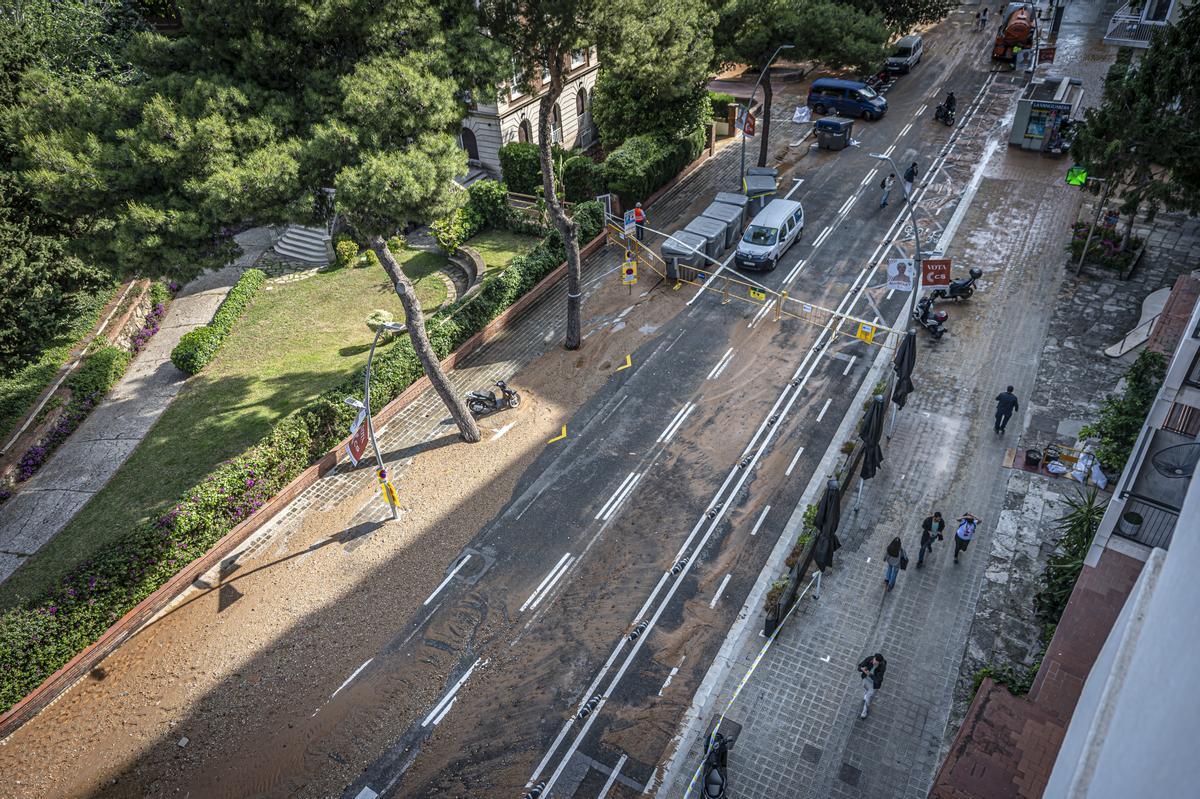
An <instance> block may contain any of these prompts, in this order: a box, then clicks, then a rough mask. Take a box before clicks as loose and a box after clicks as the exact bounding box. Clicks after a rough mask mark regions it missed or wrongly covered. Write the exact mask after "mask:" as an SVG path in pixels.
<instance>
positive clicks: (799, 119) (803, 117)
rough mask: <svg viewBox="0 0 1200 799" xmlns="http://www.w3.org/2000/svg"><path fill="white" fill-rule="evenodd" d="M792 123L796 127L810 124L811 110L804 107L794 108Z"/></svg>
mask: <svg viewBox="0 0 1200 799" xmlns="http://www.w3.org/2000/svg"><path fill="white" fill-rule="evenodd" d="M792 121H793V122H795V123H796V124H797V125H803V124H804V123H805V122H812V109H811V108H809V107H808V106H806V105H798V106H796V113H794V114H792Z"/></svg>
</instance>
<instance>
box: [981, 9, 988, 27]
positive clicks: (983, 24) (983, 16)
mask: <svg viewBox="0 0 1200 799" xmlns="http://www.w3.org/2000/svg"><path fill="white" fill-rule="evenodd" d="M987 14H988V10H987V9H986V8H985V9H983V11H980V12H979V29H980V30H985V29H986V28H987Z"/></svg>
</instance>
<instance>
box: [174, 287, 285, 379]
mask: <svg viewBox="0 0 1200 799" xmlns="http://www.w3.org/2000/svg"><path fill="white" fill-rule="evenodd" d="M266 281H267V275H266V273H265V272H263V271H262V270H261V269H247V270H246V271H245V272H243V273H242V276H241V277H239V278H238V281H237V283H235V284H234V285H233V288H231V289H230V290H229V293H228V294H226V295H225V299H224V300H222V301H221V305H220V306H219V307H218V308H217V312H216V313H215V314H213V320H212V321H211V322H209V323H208V324H207V325H204V326H203V327H198V328H196V329H195V330H189V331H188V332H187V333H184V334H183V336H182V337H181V338H180V339H179V343H178V344H176V345H175V349H173V350H171V363H173V364H175V365H176V366H177V367H179V369H180V371H183V372H186V373H187V374H189V375H194V374H196V372H199V371H200V370H201V369H203V368H204V367H205V366H207V365H208V362H209V361H211V360H212V359H213V358H214V357H216V354H217V351H218V350H220V349H221V345H222V344H224V343H225V337H226V336H228V335H229V331H230V330H232V329H233V323H234V322H236V321H237V320H238V317H240V316H241V315H242V314H243V313H245V311H246V309H247V308H249V307H250V302H251V301H252V300H253V299H254V297H255V295H256V294H258V290H259V289H260V288H262V285H263V283H265V282H266Z"/></svg>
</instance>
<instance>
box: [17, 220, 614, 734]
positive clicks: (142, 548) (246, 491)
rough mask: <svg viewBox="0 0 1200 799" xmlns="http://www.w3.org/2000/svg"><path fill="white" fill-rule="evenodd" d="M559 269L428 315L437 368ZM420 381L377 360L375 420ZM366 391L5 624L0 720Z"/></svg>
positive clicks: (338, 432)
mask: <svg viewBox="0 0 1200 799" xmlns="http://www.w3.org/2000/svg"><path fill="white" fill-rule="evenodd" d="M575 218H576V220H577V221H578V222H579V225H580V240H581V241H584V242H586V241H590V240H591V239H593V238H594V237H596V236H597V235H599V233H600V231H601V229H602V223H603V211H602V209H601V208H600V206H599V205H598V204H597V203H595V202H591V203H581V204H580V205H578V206H576V207H575ZM564 257H565V253H564V251H563V247H562V244H561V242H560V240H559V239H558V237H557V236H547V237H546V239H545V240H543V241H542V242H541V243H539V244H538V245H537V246H536V247H535V248H534V249H533V250H532V251H531V252H529V253H528V254H526V255H523V256H518V257H517V258H514V259H513V260H512V262H511V263H510V264H509V266H508V267H507V268H506V269H505V270H504V271H502V272H500V273H499V274H496V275H493V276H491V277H489V278H487V279H486V280H485V281H484V283H483V287H482V288H481V289H480V291H479V292H478V293H477V294H476V295H474V296H473V297H471V298H469V299H467V300H464V301H463V302H461V303H458V304H456V305H455V306H451V307H449V308H447V309H443V310H442V311H440V312H439V313H437V314H436V315H434V316H433V317H432V318H431V319H430V320H429V322H428V324H427V329H428V333H429V340H430V343H431V344H432V345H433V348H434V351H436V352H437V354H438V356H439V357H441V358H444V357H446V356H447V355H449V354H450V352H451V351H452V350H453V349H454V348H455V347H457V346H459V345H460V344H462V343H463V342H464V341H466V340H467V339H468V338H470V337H471V336H472V335H474V334H475V333H476V332H478V331H479V330H481V329H482V328H483V327H484V326H485V325H487V324H488V323H489V322H491V321H492V319H494V318H495V317H496V316H498V315H499V314H500V313H501V312H503V311H504V309H505V308H508V307H509V306H510V305H512V303H514V302H515V301H516V300H517V299H518V298H519V297H520V296H521V295H522V294H524V293H525V292H527V291H528V290H529V289H531V288H532V287H533V286H534V285H536V284H537V283H538V281H540V280H541V279H542V278H544V277H545V276H546V275H547V274H549V273H550V272H551V271H553V270H554V269H555V268H556V267H557V266H558V265H559V264H560V263H561V262H562V260H563V259H564ZM255 271H256V270H255ZM247 274H249V273H247ZM260 274H261V273H260ZM253 280H254V278H251V281H253ZM259 285H261V281H260V282H259ZM231 294H232V292H231ZM251 295H252V292H251ZM239 296H240V295H239ZM247 301H248V300H247ZM222 309H224V305H223V306H222ZM218 315H220V311H218ZM215 321H216V320H214V323H215ZM228 324H232V322H229V323H228ZM422 375H424V370H423V369H422V368H421V362H420V361H419V360H418V359H417V356H416V353H415V352H414V351H413V348H412V343H411V341H410V340H409V339H408V337H407V336H405V337H403V338H400V339H398V340H397V341H396V343H395V344H393V345H392V346H390V347H388V348H387V349H386V350H385V351H383V352H377V353H376V355H375V359H374V361H373V363H372V370H371V402H372V406H371V410H372V412H378V411H379V410H380V409H381V408H382V407H383V406H384V405H386V404H387V403H388V402H391V401H392V400H393V399H395V398H396V397H397V396H399V395H400V393H401V392H402V391H404V389H406V388H408V387H409V386H410V385H412V384H413V383H414V382H415V381H416V380H418V379H419V378H420V377H421V376H422ZM362 382H363V375H362V373H361V372H359V373H358V374H356V375H353V376H352V377H350V378H348V379H346V380H345V381H343V382H342V384H340V385H338V386H336V387H334V388H332V389H330V390H329V391H326V392H325V393H324V394H322V395H321V396H320V397H318V398H317V399H315V400H314V401H312V402H311V403H309V404H308V405H306V406H304V407H303V408H300V409H299V410H297V411H295V412H294V413H292V414H290V415H289V416H287V417H285V418H283V419H281V420H280V421H279V422H277V423H276V424H275V426H274V427H273V428H272V430H271V432H270V433H269V434H268V435H267V436H266V437H264V438H263V439H262V440H261V441H260V442H259V443H258V444H256V445H255V446H254V447H252V448H251V449H250V450H248V451H247V452H245V453H244V454H242V455H239V456H237V457H235V458H233V459H232V460H229V461H226V462H225V463H223V464H221V465H220V466H218V467H217V468H216V469H215V470H214V471H213V472H212V473H211V474H210V475H209V476H208V477H206V478H205V479H204V480H203V481H202V482H201V483H200V484H198V485H197V486H195V487H194V488H192V489H191V490H189V491H187V492H186V493H185V494H184V496H183V497H181V498H180V500H179V501H178V502H177V503H176V504H175V506H174V507H173V508H172V509H171V510H170V511H168V512H167V513H165V514H164V515H163V516H161V517H160V518H158V519H157V520H156V521H154V522H153V523H150V524H146V525H143V526H141V527H139V528H137V529H135V530H133V531H131V532H130V534H129V535H128V536H127V537H126V538H125V539H123V540H122V541H121V542H120V543H118V544H116V545H115V546H113V547H111V548H110V549H109V550H107V551H106V552H105V553H104V554H102V555H100V556H98V557H96V558H95V559H93V560H91V561H88V562H86V563H84V564H82V565H80V566H79V567H77V568H76V569H74V570H73V571H72V572H70V573H69V574H68V575H67V576H66V577H64V578H63V579H62V580H61V581H60V583H59V585H57V586H56V587H55V588H54V589H53V590H51V591H50V592H48V594H47V595H46V596H43V597H39V598H37V600H36V601H33V602H30V603H28V604H27V605H24V606H21V607H17V608H14V609H12V610H9V611H7V612H6V613H4V615H3V616H0V711H3V710H6V709H8V708H9V707H11V706H12V705H13V704H15V703H16V702H18V701H19V700H20V699H21V698H22V697H23V696H25V695H26V694H28V693H29V692H30V691H32V690H33V689H34V688H36V687H37V686H38V685H39V684H41V682H42V681H43V680H45V679H46V678H47V677H48V676H49V675H50V674H52V673H53V672H54V671H56V670H57V669H58V668H60V667H61V666H62V665H63V664H64V663H66V662H67V661H68V660H70V659H71V658H72V657H74V656H75V655H76V654H77V653H78V652H79V651H80V650H82V649H83V648H85V647H87V646H88V645H90V644H91V643H92V642H93V641H95V640H96V639H97V638H99V637H100V635H102V634H103V633H104V631H105V630H107V629H108V628H109V627H110V626H111V625H112V624H113V623H114V622H115V621H116V620H117V619H119V618H120V617H121V616H123V615H124V614H126V613H127V612H129V610H130V609H132V608H133V607H134V606H135V605H136V604H137V603H138V602H140V601H142V600H143V599H145V598H146V597H147V596H149V595H150V594H151V593H153V592H154V591H155V590H156V589H157V588H159V587H160V586H162V585H163V584H164V583H165V582H166V581H167V580H169V579H170V578H171V577H172V576H174V575H175V574H176V573H178V572H179V570H180V569H182V568H183V567H184V566H185V565H186V564H188V563H189V562H191V561H192V560H194V559H195V558H197V557H199V556H201V555H202V554H203V553H204V552H206V551H208V550H209V549H210V548H212V546H213V545H214V544H215V543H216V542H217V541H218V540H220V539H221V538H222V537H223V536H224V535H225V534H227V533H228V532H229V531H230V530H232V529H233V528H234V527H235V526H236V525H237V524H238V523H240V522H241V521H243V520H244V519H246V518H247V517H248V516H250V515H251V514H253V513H254V512H255V511H257V510H258V509H259V508H260V507H262V505H263V504H264V503H265V502H266V501H267V500H268V499H270V498H271V497H273V496H274V495H275V494H277V493H278V492H279V491H280V490H281V489H282V488H283V487H284V486H286V485H287V484H288V483H289V482H291V481H292V480H293V479H295V478H296V476H297V475H299V474H300V472H301V471H303V470H304V469H305V468H306V467H307V466H308V465H309V464H311V463H312V462H314V461H315V460H316V459H317V458H319V457H321V456H322V455H324V454H325V453H326V452H328V451H329V450H330V449H332V448H333V446H334V445H335V444H337V442H338V441H340V440H341V439H342V437H343V436H344V435H345V432H346V429H347V428H348V426H349V424H350V422H351V421H352V419H353V417H354V415H355V413H356V411H355V410H354V409H353V408H351V407H349V406H348V405H346V404H345V403H344V402H343V401H342V397H344V396H346V395H347V394H357V393H358V390H359V388H360V387H361V386H362Z"/></svg>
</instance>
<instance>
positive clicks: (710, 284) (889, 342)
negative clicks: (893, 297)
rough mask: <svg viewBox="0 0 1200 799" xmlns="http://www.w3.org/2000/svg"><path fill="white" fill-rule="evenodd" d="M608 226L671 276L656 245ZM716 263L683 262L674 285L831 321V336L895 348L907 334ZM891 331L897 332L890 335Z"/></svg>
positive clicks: (644, 263)
mask: <svg viewBox="0 0 1200 799" xmlns="http://www.w3.org/2000/svg"><path fill="white" fill-rule="evenodd" d="M606 229H607V233H608V242H609V244H610V245H614V246H618V247H621V248H623V249H624V250H625V252H626V253H628V254H629V255H630V256H632V259H633V260H634V261H635V262H636V264H637V267H638V268H639V269H645V270H649V271H651V272H654V273H656V274H657V275H658V276H659V277H660V278H662V279H663V280H667V279H668V278H667V264H666V262H665V261H664V260H663V258H662V256H661V255H659V254H658V253H657V252H655V251H654V249H653V248H652V247H650V246H648V245H647V244H645V243H644V242H641V241H638V240H637V238H636V237H634V236H626V235H625V231H624V229H623V227H622V225H621V224H619V222H617V221H613V220H611V219H610V220H609V223H608V225H607V226H606ZM704 257H705V258H707V256H704ZM708 260H710V261H712V259H708ZM712 263H713V264H714V266H712V267H694V266H680V267H679V268H678V279H677V280H676V282H675V284H674V285H673V286H672V288H673V289H675V290H678V289H679V288H681V287H682V286H684V285H685V284H686V285H690V286H696V287H697V288H699V289H702V290H703V289H707V290H708V291H710V292H715V293H717V294H719V295H720V297H721V304H722V305H728V304H729V303H730V302H732V301H733V300H738V301H739V302H746V303H749V304H751V305H754V306H756V307H758V308H760V309H761V308H763V306H768V307H769V308H770V309H771V311H770V312H769V313H770V314H771V317H772V319H773V320H774V321H776V322H779V321H781V320H783V319H784V318H789V319H796V320H798V321H800V322H804V323H805V324H810V325H815V326H817V327H825V326H826V325H828V326H829V330H830V335H831V336H834V337H836V336H842V337H844V338H852V339H856V340H858V341H865V342H866V343H868V344H874V345H875V346H878V347H886V348H888V349H895V348H896V347H897V346H899V343H900V341H902V340H903V338H904V331H903V330H896V329H894V328H891V327H888V326H886V325H883V324H880V323H879V322H878V320H875V319H863V318H861V317H858V316H853V315H851V314H848V313H843V312H841V311H837V310H834V309H831V308H826V307H824V306H822V305H818V304H816V303H814V302H809V301H807V300H803V299H800V298H797V297H794V296H790V295H789V294H788V293H787V292H786V291H776V290H775V289H772V288H770V287H768V286H764V285H763V284H762V283H759V282H757V281H755V280H753V279H751V278H748V277H745V276H743V275H738V276H734V275H732V274H729V273H728V272H727V271H726V270H725V269H723V268H722V267H721V265H720V264H717V263H716V262H715V261H712ZM890 333H895V334H896V335H894V336H892V335H889V334H890Z"/></svg>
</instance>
